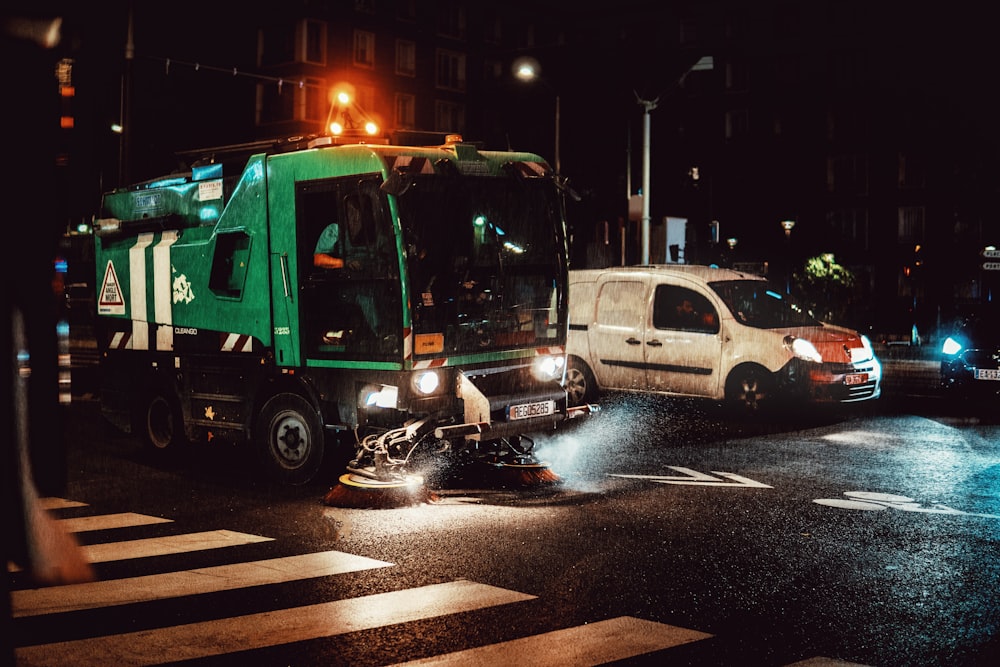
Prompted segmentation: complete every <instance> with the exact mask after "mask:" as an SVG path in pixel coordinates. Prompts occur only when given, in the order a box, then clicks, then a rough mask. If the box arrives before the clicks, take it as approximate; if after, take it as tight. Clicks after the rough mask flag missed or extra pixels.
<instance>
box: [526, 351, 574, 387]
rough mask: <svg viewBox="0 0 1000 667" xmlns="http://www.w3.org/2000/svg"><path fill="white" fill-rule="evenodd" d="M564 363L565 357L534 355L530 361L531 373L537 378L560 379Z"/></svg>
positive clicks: (543, 379)
mask: <svg viewBox="0 0 1000 667" xmlns="http://www.w3.org/2000/svg"><path fill="white" fill-rule="evenodd" d="M565 365H566V358H565V357H562V356H550V355H543V356H540V357H535V360H534V361H533V362H532V363H531V373H532V375H534V376H535V379H537V380H542V381H545V380H561V379H562V375H563V367H564V366H565Z"/></svg>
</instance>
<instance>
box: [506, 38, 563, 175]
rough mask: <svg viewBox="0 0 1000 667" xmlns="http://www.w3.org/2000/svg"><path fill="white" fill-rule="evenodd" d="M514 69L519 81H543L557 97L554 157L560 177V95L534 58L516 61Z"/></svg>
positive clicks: (557, 173)
mask: <svg viewBox="0 0 1000 667" xmlns="http://www.w3.org/2000/svg"><path fill="white" fill-rule="evenodd" d="M513 69H514V76H515V77H517V78H518V79H520V80H521V81H525V82H528V83H531V82H533V81H541V82H542V83H543V84H545V85H546V86H547V87H548V88H549V90H551V91H552V93H553V94H554V95H555V98H556V101H555V134H554V138H555V155H554V158H555V163H556V164H555V167H556V175H557V176H558V175H559V174H560V173H561V165H560V163H559V126H560V124H561V123H560V120H559V114H560V109H559V107H560V100H559V93H558V91H556V90H555V89H554V88H552V86H551V84H549V83H547V82H546V81H545V80H544V79H542V74H541V72H542V68H541V65H539V64H538V61H537V60H535V59H534V58H531V57H527V56H526V57H524V58H518V59H517V60H516V61H514V68H513Z"/></svg>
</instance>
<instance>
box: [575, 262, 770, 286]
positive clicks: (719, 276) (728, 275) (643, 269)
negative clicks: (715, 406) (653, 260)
mask: <svg viewBox="0 0 1000 667" xmlns="http://www.w3.org/2000/svg"><path fill="white" fill-rule="evenodd" d="M607 273H624V274H637V273H653V274H657V275H676V276H688V277H690V278H694V279H697V280H702V281H704V282H714V281H717V280H764V281H766V280H767V279H766V278H765V277H763V276H761V275H758V274H756V273H748V272H746V271H736V270H733V269H723V268H719V267H717V266H708V265H704V264H644V265H638V266H611V267H608V268H606V269H573V270H571V271H570V272H569V274H570V281H571V282H573V281H592V280H597V278H598V277H599V276H600V275H602V274H607Z"/></svg>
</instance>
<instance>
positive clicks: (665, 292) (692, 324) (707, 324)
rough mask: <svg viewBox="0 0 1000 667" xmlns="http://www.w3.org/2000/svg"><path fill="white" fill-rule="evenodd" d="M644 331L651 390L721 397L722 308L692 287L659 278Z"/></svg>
mask: <svg viewBox="0 0 1000 667" xmlns="http://www.w3.org/2000/svg"><path fill="white" fill-rule="evenodd" d="M652 301H653V303H652V309H653V316H652V318H651V319H650V321H649V327H648V328H647V329H646V331H645V337H644V340H645V344H644V345H643V347H644V348H645V354H646V382H647V383H648V385H649V389H650V390H652V391H665V392H670V393H672V394H683V395H686V396H703V397H709V398H719V397H720V394H719V392H720V390H721V389H720V387H721V384H720V379H719V366H720V362H721V358H722V335H721V334H720V318H719V312H718V310H717V309H716V307H715V306H714V305H713V303H712V301H711V300H709V299H708V297H707V296H706V295H704V294H703V293H702V292H700V291H698V290H696V289H693V286H686V285H677V284H671V283H668V282H663V281H657V283H656V285H655V286H654V288H653V299H652Z"/></svg>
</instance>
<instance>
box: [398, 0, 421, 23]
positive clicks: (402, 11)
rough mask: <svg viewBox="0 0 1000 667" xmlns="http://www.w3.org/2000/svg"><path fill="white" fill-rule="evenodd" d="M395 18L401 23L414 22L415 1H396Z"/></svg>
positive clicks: (415, 16) (415, 17)
mask: <svg viewBox="0 0 1000 667" xmlns="http://www.w3.org/2000/svg"><path fill="white" fill-rule="evenodd" d="M396 18H398V19H399V20H401V21H416V20H417V0H396Z"/></svg>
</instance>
